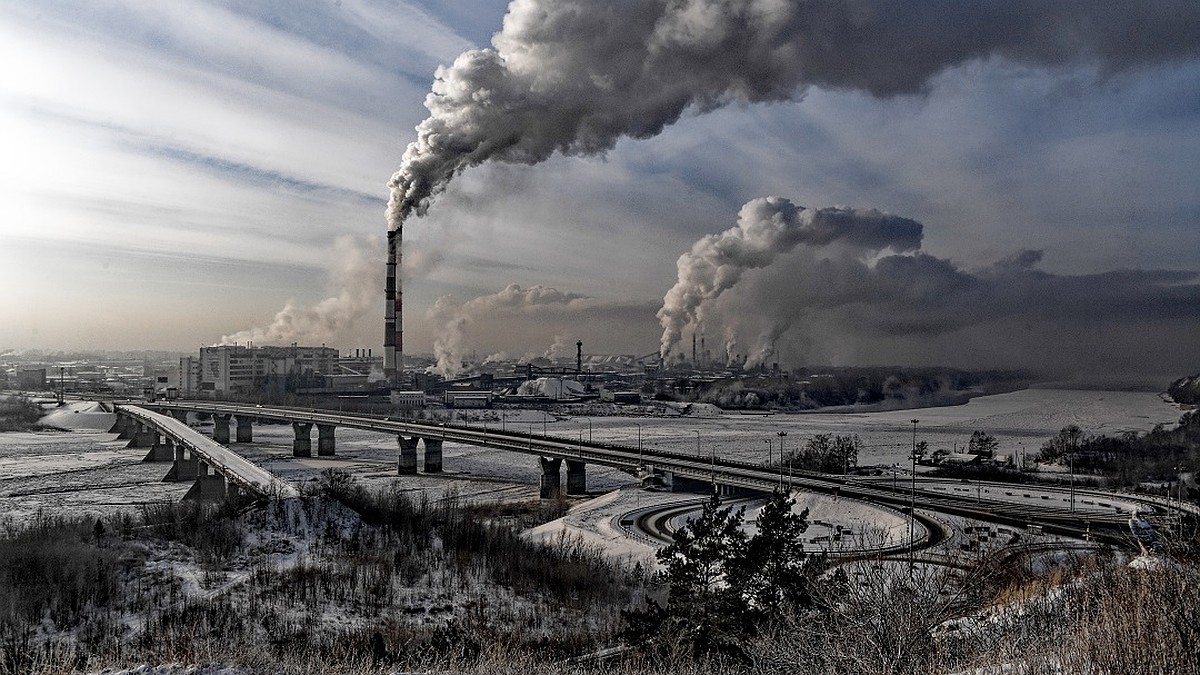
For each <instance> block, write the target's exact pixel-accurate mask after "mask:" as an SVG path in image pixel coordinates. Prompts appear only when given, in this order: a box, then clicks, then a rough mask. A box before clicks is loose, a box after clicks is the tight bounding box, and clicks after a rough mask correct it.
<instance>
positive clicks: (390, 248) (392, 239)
mask: <svg viewBox="0 0 1200 675" xmlns="http://www.w3.org/2000/svg"><path fill="white" fill-rule="evenodd" d="M400 237H401V234H400V228H396V229H392V230H388V233H387V282H386V285H385V287H384V294H385V296H386V297H385V299H384V302H385V304H386V307H385V308H384V327H383V328H384V334H383V374H384V377H386V378H387V382H388V385H389V386H391V387H393V388H396V387H399V386H400V373H401V372H402V370H403V367H404V361H403V359H404V311H403V309H404V293H403V290H402V289H401V288H400V282H399V281H398V280H397V279H396V264H397V262H399V259H400V255H401V251H400Z"/></svg>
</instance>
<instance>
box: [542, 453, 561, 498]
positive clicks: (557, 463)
mask: <svg viewBox="0 0 1200 675" xmlns="http://www.w3.org/2000/svg"><path fill="white" fill-rule="evenodd" d="M538 461H539V462H540V463H541V465H542V489H541V492H540V493H539V494H538V496H540V497H541V498H542V499H554V498H556V497H558V496H559V495H560V494H562V458H561V457H538Z"/></svg>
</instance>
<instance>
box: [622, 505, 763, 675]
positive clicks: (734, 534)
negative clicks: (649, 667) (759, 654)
mask: <svg viewBox="0 0 1200 675" xmlns="http://www.w3.org/2000/svg"><path fill="white" fill-rule="evenodd" d="M742 519H743V512H742V510H741V509H739V510H737V511H734V510H733V508H732V507H729V506H726V507H724V508H722V503H721V499H720V497H718V496H717V495H715V494H714V495H713V496H712V498H711V499H709V500H708V501H707V502H706V503H705V504H704V508H703V509H702V510H701V512H700V515H699V516H697V517H696V518H694V519H693V520H691V521H689V522H688V523H687V524H686V525H684V526H683V527H681V528H679V530H677V531H676V532H675V534H674V539H675V541H674V542H673V543H672V544H671V545H670V546H667V547H665V548H662V549H660V550H659V551H658V554H657V557H658V561H659V563H661V564H662V566H663V568H664V571H663V573H662V576H663V579H664V580H665V581H666V585H667V590H668V595H667V605H666V607H665V608H664V607H661V606H660V605H658V604H657V603H655V602H654V601H653V600H651V601H650V602H649V603H648V605H649V606H648V607H647V608H646V609H644V610H632V611H627V612H624V613H623V615H624V619H625V630H624V631H623V634H624V637H625V638H626V639H627V640H630V641H633V642H644V641H646V640H648V639H650V638H652V637H653V638H656V639H657V640H658V643H659V645H660V646H663V647H667V646H670V645H679V646H686V647H687V648H689V649H690V650H691V651H693V652H695V653H705V652H719V653H723V654H727V655H734V656H736V655H738V654H740V653H741V646H740V644H741V638H742V637H744V636H745V635H747V634H749V633H750V632H752V630H753V625H752V622H751V617H750V616H749V604H748V603H747V601H746V598H745V597H744V596H743V594H742V593H741V592H740V588H735V586H734V585H733V584H732V583H731V582H732V581H733V578H732V577H733V575H734V574H735V573H736V572H735V571H739V570H740V569H741V561H742V560H743V559H744V558H745V554H746V533H745V532H744V531H743V530H742Z"/></svg>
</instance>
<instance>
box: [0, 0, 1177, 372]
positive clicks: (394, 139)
mask: <svg viewBox="0 0 1200 675" xmlns="http://www.w3.org/2000/svg"><path fill="white" fill-rule="evenodd" d="M504 13H505V6H504V3H503V2H489V1H486V0H458V1H456V2H416V1H413V2H404V1H391V2H388V1H384V0H341V1H337V2H334V1H330V0H288V1H286V2H285V1H283V0H259V1H257V2H237V1H234V0H227V1H224V2H223V1H221V0H212V1H210V2H203V1H200V0H173V1H172V2H157V1H151V0H146V1H142V2H139V1H136V0H103V1H100V2H88V1H82V0H81V1H77V2H72V1H67V0H63V1H44V2H43V1H39V2H27V3H4V4H2V5H0V62H2V63H4V64H5V66H4V68H3V69H0V147H2V148H3V152H0V289H3V290H2V291H0V350H3V349H9V348H44V349H75V348H100V349H134V348H150V349H171V350H184V351H192V350H194V349H196V348H197V347H198V346H199V345H202V344H213V343H215V342H218V341H220V340H221V339H222V337H223V336H230V335H235V334H238V333H239V331H245V330H247V329H251V328H253V327H265V326H267V325H268V324H270V323H271V321H272V318H273V317H274V316H275V314H276V312H278V311H279V310H280V309H281V308H282V307H284V306H285V304H287V303H288V302H289V301H291V302H293V303H294V304H296V305H301V306H303V305H313V304H316V303H319V302H321V301H322V300H323V299H325V298H327V297H330V296H333V295H337V294H338V292H339V291H338V289H339V283H340V282H339V276H338V275H339V272H338V269H339V265H342V266H343V267H345V268H346V270H347V271H345V274H350V275H352V274H357V273H359V272H357V271H356V270H358V269H359V268H357V267H355V268H353V269H351V267H352V266H350V267H347V263H344V262H338V261H336V260H334V259H333V258H334V257H335V254H336V255H343V254H345V252H346V251H359V252H360V253H361V252H367V253H366V255H377V257H378V264H374V263H373V262H372V263H371V264H369V265H367V266H365V267H363V268H362V269H367V270H368V277H370V276H371V275H374V274H376V273H377V274H378V276H380V277H381V275H382V261H383V256H384V251H383V250H382V242H383V233H384V231H385V227H386V225H385V222H384V213H383V212H384V207H385V205H386V201H387V188H386V183H387V180H388V178H389V176H390V175H391V174H392V172H393V171H395V170H396V168H397V167H398V166H399V162H400V157H401V155H402V153H403V151H404V147H405V146H406V145H407V144H408V143H409V142H410V141H412V140H413V138H414V132H413V128H414V126H415V125H416V124H417V123H418V122H420V121H421V120H422V119H423V118H424V117H425V115H426V111H425V109H424V107H423V105H422V102H423V100H424V97H425V95H426V93H427V92H428V90H429V86H430V81H431V79H432V75H433V72H434V69H435V68H436V67H437V66H438V65H439V64H448V63H450V62H451V61H452V60H453V59H454V57H455V56H456V55H457V54H458V53H459V52H461V51H463V50H465V49H469V48H472V47H481V46H486V45H487V44H488V40H489V39H490V37H491V35H492V33H494V32H495V31H498V30H499V29H500V26H501V19H502V17H503V15H504ZM1197 92H1200V60H1197V59H1195V58H1192V59H1178V60H1173V61H1169V62H1165V63H1158V64H1152V65H1147V66H1142V67H1137V68H1134V69H1131V70H1126V71H1123V72H1118V73H1113V74H1109V73H1101V72H1098V71H1097V69H1095V68H1091V67H1086V66H1079V67H1071V68H1068V67H1060V68H1054V69H1039V68H1034V67H1031V66H1028V65H1016V64H1013V63H1011V62H1008V61H1005V60H1003V59H999V58H989V59H987V60H984V61H971V62H968V63H966V64H964V65H960V66H956V67H954V68H951V69H949V70H946V71H944V72H942V73H941V74H939V75H937V76H936V77H935V78H934V79H933V81H932V82H931V84H930V87H929V89H928V91H927V92H926V93H924V94H922V95H913V96H897V97H892V98H886V99H878V98H874V97H871V96H870V95H868V94H865V93H861V92H856V91H825V90H821V89H811V90H809V91H808V92H807V94H806V95H804V96H803V97H800V98H798V100H796V101H793V102H789V103H777V104H771V105H749V106H732V107H728V108H724V109H721V110H718V111H716V112H714V113H711V114H707V115H702V116H696V115H688V116H685V118H684V119H683V120H682V121H680V122H679V123H677V124H675V125H673V126H670V127H668V128H667V129H666V131H665V132H664V133H663V134H661V135H660V136H657V137H655V138H652V139H649V140H628V139H626V140H622V141H620V142H619V143H618V144H617V146H616V147H615V149H613V150H612V151H611V152H609V153H607V154H606V155H605V156H603V157H598V158H562V157H555V158H552V159H551V160H549V161H547V162H545V163H542V164H539V165H536V166H532V167H530V166H516V165H509V164H488V165H484V166H482V167H478V168H475V169H471V170H468V171H467V172H466V173H465V174H464V175H463V176H462V177H461V178H460V179H459V180H458V181H456V182H455V183H454V184H452V186H451V187H450V189H449V190H448V192H447V193H446V194H444V195H443V196H442V197H441V198H440V199H439V201H438V202H437V203H436V204H435V206H434V207H433V208H432V209H431V210H430V212H429V213H428V215H427V216H425V217H422V218H418V219H415V220H413V221H411V222H410V223H409V224H406V227H405V238H406V255H407V256H410V257H411V259H412V260H411V264H410V266H409V268H408V272H407V276H408V280H407V281H406V288H405V302H406V312H405V329H406V340H407V347H408V351H412V352H418V351H420V352H429V351H432V349H433V340H434V336H435V333H436V332H437V331H438V330H440V323H439V321H442V320H444V317H443V318H441V319H439V318H438V317H437V316H436V312H435V313H431V314H429V315H428V316H427V312H429V310H430V308H431V307H433V306H434V304H435V302H436V301H437V299H438V298H439V297H442V296H444V295H450V296H451V297H452V299H453V300H454V302H457V303H465V302H467V301H469V300H471V299H472V298H476V297H480V296H488V295H490V294H494V293H497V292H498V291H500V290H501V289H503V288H505V287H506V286H508V285H509V284H519V285H521V286H522V287H525V288H529V287H533V286H539V285H541V286H548V287H553V288H555V289H557V290H559V291H561V292H563V293H565V294H572V295H573V296H574V295H581V296H586V297H587V298H588V299H589V300H588V302H587V303H586V306H584V307H578V306H575V305H572V306H570V307H568V306H563V307H559V308H557V309H545V310H538V311H521V312H512V313H508V314H505V313H504V312H503V311H496V312H495V313H493V314H481V315H480V316H478V317H476V318H475V319H474V321H473V322H472V324H471V326H470V329H469V333H468V335H466V342H467V346H468V347H469V348H470V349H471V350H472V351H475V352H477V354H478V356H479V357H481V358H482V357H483V356H486V355H487V354H491V353H493V352H500V351H506V352H508V353H510V354H513V355H522V354H529V353H537V354H540V353H542V352H543V351H545V350H547V349H548V348H549V347H550V346H551V345H552V344H553V343H555V342H556V338H557V339H558V341H560V342H562V338H566V340H567V342H569V343H572V344H573V343H574V341H575V340H576V339H582V340H583V341H584V342H585V344H586V345H587V350H588V351H596V352H620V353H631V354H644V353H649V352H652V351H654V350H655V349H656V348H657V346H658V339H659V333H660V332H661V327H660V326H659V323H658V321H657V320H656V319H655V316H654V313H655V311H656V310H657V309H658V308H659V306H661V304H662V301H663V295H664V293H665V292H666V291H667V289H669V288H670V287H671V286H672V284H674V283H675V280H676V259H677V258H678V257H679V256H680V255H681V254H683V253H685V252H686V251H688V250H689V249H690V248H691V246H692V243H693V242H695V241H696V240H697V239H699V238H700V237H702V236H703V235H705V234H709V233H717V232H721V231H723V230H726V229H728V228H730V227H732V226H733V225H734V223H735V221H736V219H737V217H738V211H739V209H740V208H741V206H742V205H743V204H744V203H745V202H747V201H749V200H751V199H754V198H756V197H762V196H767V195H778V196H782V197H786V198H787V199H789V200H791V201H793V202H795V203H797V204H803V205H805V206H810V207H814V208H821V207H828V206H834V205H848V206H853V207H858V208H864V209H866V208H873V209H879V210H881V211H886V212H889V213H894V214H898V215H901V216H905V217H907V218H912V219H915V220H918V221H920V222H921V223H923V224H924V226H925V230H924V242H923V246H922V251H923V252H924V253H926V254H929V255H931V256H936V257H937V258H941V259H946V260H949V261H952V262H953V263H954V265H956V266H957V267H958V268H960V269H962V270H981V269H984V268H987V267H988V266H990V265H992V264H993V263H995V262H996V261H998V260H1000V259H1002V258H1005V257H1006V256H1009V255H1011V254H1013V253H1015V252H1017V251H1020V250H1023V249H1037V250H1041V251H1042V252H1043V256H1042V258H1041V261H1040V262H1039V263H1038V264H1037V269H1038V270H1041V271H1044V272H1046V273H1050V274H1053V275H1063V276H1074V275H1095V274H1100V273H1105V272H1111V271H1116V270H1141V271H1148V270H1175V271H1184V272H1200V180H1198V179H1197V176H1200V96H1197ZM339 241H341V242H342V243H341V244H339V243H338V242H339ZM339 251H340V252H341V253H336V252H339ZM789 264H795V265H799V264H801V261H800V260H799V259H796V260H792V261H791V262H790V263H789ZM343 280H344V279H343ZM760 281H761V285H762V287H763V288H766V287H767V285H768V284H767V283H766V280H765V279H764V280H760ZM369 283H373V284H379V285H377V286H375V288H377V289H378V295H377V298H374V297H372V298H368V299H367V304H368V305H369V311H366V312H365V313H359V314H357V315H355V316H354V317H353V318H352V320H349V321H347V322H345V324H344V325H339V326H338V327H337V329H336V331H334V333H333V334H331V335H329V336H328V338H327V339H328V340H329V342H330V344H331V345H333V346H337V347H340V348H342V349H343V350H353V349H354V348H356V347H376V348H378V347H379V345H380V343H381V342H382V333H383V325H382V316H381V315H382V307H383V295H382V286H381V283H382V282H381V279H374V278H371V279H369ZM1195 283H1196V282H1195V279H1194V278H1193V279H1191V280H1188V279H1182V280H1181V281H1180V282H1179V284H1180V285H1181V286H1182V287H1188V288H1194V284H1195ZM753 297H754V295H753V294H752V293H750V292H749V291H747V292H746V295H745V297H744V298H741V299H742V300H743V301H745V302H752V301H753ZM1080 297H1085V296H1084V295H1081V296H1080ZM1139 297H1141V296H1139ZM1172 297H1173V299H1172V300H1171V302H1173V303H1175V308H1174V309H1172V310H1171V311H1164V312H1162V313H1161V314H1155V313H1154V311H1149V312H1148V313H1147V314H1144V315H1141V316H1138V317H1132V316H1130V317H1126V318H1122V319H1121V320H1120V321H1119V322H1118V323H1117V324H1114V325H1111V326H1110V325H1108V324H1105V323H1104V322H1103V321H1100V320H1098V319H1097V320H1092V319H1088V320H1089V321H1093V324H1094V325H1095V326H1098V327H1100V330H1101V331H1102V332H1104V331H1111V336H1112V339H1111V340H1108V339H1101V338H1098V342H1096V343H1094V344H1091V345H1089V346H1086V347H1081V349H1085V350H1091V351H1093V352H1095V351H1097V350H1098V351H1100V352H1104V351H1105V350H1106V349H1111V350H1112V352H1113V353H1106V354H1105V355H1104V356H1103V358H1101V360H1100V361H1098V362H1097V363H1099V364H1101V365H1103V366H1105V367H1110V366H1112V364H1119V363H1123V362H1126V361H1127V360H1128V362H1129V363H1130V364H1131V367H1133V368H1147V369H1152V370H1162V371H1172V370H1175V369H1192V370H1195V369H1200V360H1198V358H1200V357H1197V356H1196V353H1197V350H1196V349H1195V345H1196V338H1200V302H1197V300H1196V298H1197V294H1196V293H1194V292H1185V293H1182V294H1179V295H1177V296H1172ZM1164 302H1165V301H1164ZM1098 311H1103V309H1098ZM840 318H841V319H842V320H847V317H846V316H841V317H840ZM989 321H991V319H989ZM1030 321H1036V322H1039V324H1038V325H1039V326H1049V325H1050V323H1047V322H1048V321H1050V322H1051V323H1052V321H1051V320H1050V319H1048V318H1047V317H1045V316H1039V317H1035V318H1031V319H1025V318H1022V317H1019V316H1013V315H1006V316H1003V317H999V318H996V319H995V320H994V321H993V323H991V324H986V325H984V324H979V325H973V326H966V327H962V328H955V329H954V331H951V332H947V333H939V334H938V335H936V336H932V337H931V335H930V334H929V333H928V332H925V333H920V332H919V331H918V333H914V334H906V335H900V336H883V335H879V334H870V332H869V331H868V332H863V333H860V332H856V331H854V330H851V329H847V328H846V325H850V326H851V328H852V327H853V325H852V324H853V322H852V321H851V322H850V323H849V324H845V325H841V327H840V328H838V329H836V330H835V329H833V328H821V329H819V330H818V329H816V328H812V327H809V329H808V330H807V331H806V332H804V333H803V334H802V335H801V334H796V335H791V336H790V337H788V338H785V339H784V342H785V343H786V344H784V345H782V346H781V350H782V351H781V352H780V355H781V357H782V358H784V359H789V360H791V361H793V362H806V361H807V362H825V363H880V362H888V361H894V362H902V363H930V362H946V363H949V364H950V365H964V366H977V365H1001V366H1011V365H1020V364H1022V363H1023V362H1024V361H1023V360H1024V359H1027V358H1028V354H1027V352H1028V350H1029V349H1031V348H1033V347H1031V346H1030V345H1032V344H1034V343H1030V342H1026V341H1023V340H1020V339H1014V340H1013V341H1009V342H1004V341H1001V343H996V344H990V343H989V344H985V343H986V342H987V340H986V339H985V338H984V336H985V335H987V334H991V333H994V332H995V330H996V327H997V326H1002V325H1025V326H1026V327H1027V328H1028V327H1029V325H1030V323H1029V322H1030ZM1081 321H1082V320H1081ZM1022 322H1024V323H1022ZM1101 324H1103V325H1101ZM1063 330H1064V331H1065V333H1064V334H1069V335H1074V336H1077V335H1078V333H1077V332H1072V330H1073V328H1071V329H1063ZM718 333H719V330H717V329H716V328H713V329H711V334H712V335H713V338H712V342H713V343H714V346H715V344H716V343H717V342H719V340H720V338H719V336H718V335H717V334H718ZM1139 336H1141V337H1139ZM1189 336H1190V338H1191V339H1190V341H1189V339H1188V338H1189ZM1072 339H1074V338H1072ZM744 342H745V340H744ZM1002 343H1003V344H1002ZM1005 345H1007V346H1005ZM747 348H748V346H747ZM1125 351H1140V352H1141V355H1140V356H1137V357H1132V356H1126V355H1124V352H1125ZM1098 358H1099V357H1098ZM1031 363H1033V364H1034V365H1045V363H1044V360H1039V359H1037V358H1034V359H1033V360H1032V362H1031ZM1077 365H1080V366H1087V365H1088V361H1087V360H1086V359H1084V360H1082V361H1080V363H1079V364H1077ZM1181 374H1182V373H1181Z"/></svg>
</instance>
